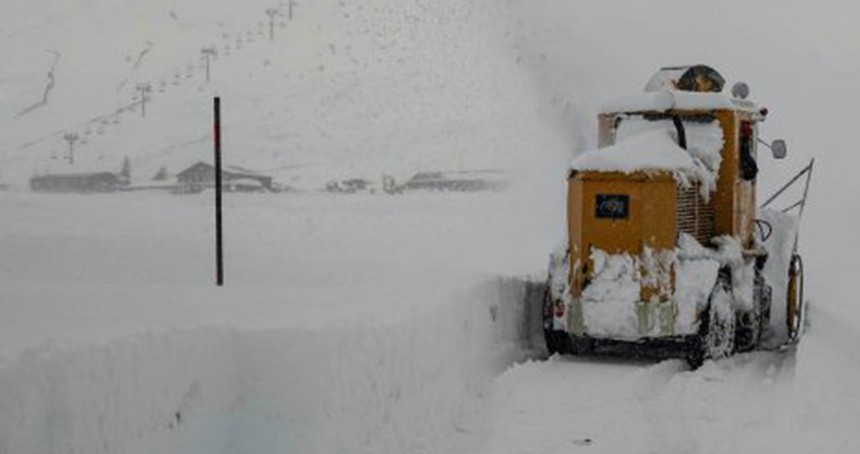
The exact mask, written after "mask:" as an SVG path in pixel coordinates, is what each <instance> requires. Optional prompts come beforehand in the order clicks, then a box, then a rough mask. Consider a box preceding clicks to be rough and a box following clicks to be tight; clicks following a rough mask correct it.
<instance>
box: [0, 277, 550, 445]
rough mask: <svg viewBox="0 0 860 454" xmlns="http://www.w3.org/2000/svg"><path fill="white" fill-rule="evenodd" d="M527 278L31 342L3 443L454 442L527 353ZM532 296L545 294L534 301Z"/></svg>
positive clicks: (10, 377)
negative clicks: (422, 304)
mask: <svg viewBox="0 0 860 454" xmlns="http://www.w3.org/2000/svg"><path fill="white" fill-rule="evenodd" d="M529 292H532V295H531V297H532V298H534V296H535V294H534V289H533V288H532V289H530V288H529V287H528V285H526V283H524V282H523V281H516V280H506V279H491V280H487V281H485V282H484V283H482V284H480V285H476V286H474V287H473V288H471V289H469V290H467V291H464V292H462V293H460V295H459V296H458V297H456V298H454V299H452V300H451V301H449V302H447V303H445V304H440V305H439V306H438V307H436V308H434V309H433V310H431V311H429V312H428V313H426V314H418V315H415V316H412V317H408V318H406V319H404V320H401V321H398V322H386V323H383V324H378V323H360V322H359V323H355V324H346V325H343V324H337V323H335V324H332V325H331V326H326V327H324V328H301V327H297V328H284V329H260V330H253V329H237V328H227V327H224V328H219V327H202V328H196V329H185V330H174V331H170V332H166V333H162V334H155V333H150V334H139V335H134V336H131V337H126V338H120V339H116V340H113V341H109V342H107V343H104V344H101V345H91V346H86V347H79V348H72V349H68V350H63V349H59V350H58V349H56V348H55V349H47V350H43V351H40V350H38V349H35V350H30V351H27V352H25V353H23V354H21V355H20V356H19V357H18V358H16V359H15V360H13V361H10V362H7V363H6V364H4V365H3V367H2V368H0V391H2V392H0V450H2V452H4V453H9V454H13V453H32V452H43V453H68V452H87V453H151V452H159V453H169V452H176V453H180V452H181V453H190V452H209V453H211V452H233V453H237V452H249V453H251V452H254V453H258V452H307V453H313V452H318V453H331V452H367V453H381V452H451V451H453V450H455V449H462V448H463V446H459V445H458V444H462V443H468V442H470V440H471V441H477V440H478V439H477V438H475V437H470V436H464V435H463V434H464V433H473V434H477V433H478V431H479V430H480V429H481V426H482V423H481V420H482V419H483V418H482V416H481V413H482V411H483V406H484V403H483V402H484V398H485V397H486V395H487V393H488V392H489V384H490V379H491V378H492V377H493V376H495V375H496V374H497V373H499V372H501V371H502V370H503V369H504V368H505V367H506V366H507V365H509V364H510V363H511V362H512V361H514V360H516V359H519V358H523V355H524V354H525V353H527V349H528V346H529V342H530V339H529V333H530V328H529V327H528V326H527V325H525V324H524V321H525V320H532V321H536V323H538V325H539V323H540V321H539V317H529V316H528V314H527V313H526V311H527V305H526V304H525V302H526V301H528V296H529V295H528V294H529ZM531 303H532V304H531V307H539V305H537V304H534V303H535V301H531Z"/></svg>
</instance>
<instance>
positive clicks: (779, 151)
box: [770, 139, 788, 159]
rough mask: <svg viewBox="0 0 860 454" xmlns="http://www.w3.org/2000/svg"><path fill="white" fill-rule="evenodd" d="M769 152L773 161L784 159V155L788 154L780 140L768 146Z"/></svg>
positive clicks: (782, 141)
mask: <svg viewBox="0 0 860 454" xmlns="http://www.w3.org/2000/svg"><path fill="white" fill-rule="evenodd" d="M770 150H771V151H772V152H773V158H774V159H783V158H785V155H787V154H788V147H787V146H786V145H785V141H784V140H782V139H779V140H774V141H773V143H771V144H770Z"/></svg>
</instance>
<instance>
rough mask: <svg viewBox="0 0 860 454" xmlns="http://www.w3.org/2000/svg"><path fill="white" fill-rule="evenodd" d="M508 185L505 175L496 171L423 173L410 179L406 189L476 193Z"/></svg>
mask: <svg viewBox="0 0 860 454" xmlns="http://www.w3.org/2000/svg"><path fill="white" fill-rule="evenodd" d="M506 183H507V176H506V175H505V173H504V172H501V171H496V170H465V171H455V172H421V173H417V174H415V176H413V177H412V178H410V179H409V180H408V181H407V182H406V184H405V185H404V189H406V190H429V191H460V192H476V191H492V190H497V189H501V188H503V187H504V186H505V185H506Z"/></svg>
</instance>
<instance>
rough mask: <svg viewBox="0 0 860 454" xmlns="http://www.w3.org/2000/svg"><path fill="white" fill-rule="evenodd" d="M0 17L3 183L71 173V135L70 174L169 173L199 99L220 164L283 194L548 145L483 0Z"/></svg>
mask: <svg viewBox="0 0 860 454" xmlns="http://www.w3.org/2000/svg"><path fill="white" fill-rule="evenodd" d="M272 6H278V11H279V13H278V15H277V16H276V17H275V18H274V20H273V21H272V25H274V27H273V31H274V33H273V37H274V39H273V40H271V41H270V40H269V39H268V38H269V36H268V35H269V32H270V28H269V25H270V23H269V17H268V16H267V15H266V9H267V8H270V7H272ZM0 8H3V9H2V10H0V13H1V14H0V17H2V18H3V19H2V21H3V22H2V24H0V27H2V34H3V36H4V40H3V42H2V43H0V46H2V47H0V53H2V54H3V55H8V56H10V57H9V58H7V59H6V60H7V62H9V61H14V64H12V63H11V62H10V63H7V64H6V65H5V66H3V67H2V72H0V90H2V91H0V93H2V95H0V96H2V100H3V102H2V104H0V116H2V119H3V121H2V123H0V125H2V130H0V137H2V139H0V140H2V142H0V165H2V168H3V169H2V176H3V178H4V179H5V180H9V181H12V182H15V183H17V184H20V183H21V182H25V181H26V179H27V178H29V176H30V175H31V174H32V173H33V172H45V171H56V170H69V169H68V167H70V166H69V165H68V164H67V163H66V162H65V161H66V159H65V158H66V157H67V155H68V151H67V150H68V143H67V142H66V141H65V140H64V139H63V137H64V135H65V134H66V133H67V132H71V133H75V134H77V135H78V136H79V138H80V139H79V140H78V141H77V142H76V147H75V148H76V150H75V156H74V158H75V165H74V166H71V167H72V168H73V169H80V170H88V169H99V170H102V169H108V170H114V169H116V168H117V166H118V165H119V163H120V162H121V161H122V159H123V157H124V156H130V157H131V158H132V169H133V171H134V177H135V178H136V179H138V180H145V179H148V178H149V177H151V176H152V175H153V174H154V173H155V172H156V171H157V170H158V168H159V167H160V166H162V165H165V166H167V167H168V168H169V170H170V171H172V172H176V171H178V170H181V169H182V168H183V167H184V166H186V165H188V164H189V163H190V162H194V160H197V159H205V158H207V157H208V156H209V154H210V153H211V152H210V148H211V145H210V144H209V142H208V138H209V131H210V129H211V127H210V122H211V97H212V96H213V95H215V94H219V95H220V96H222V97H223V98H224V99H223V104H224V109H225V112H224V127H225V136H224V137H225V154H226V156H227V159H228V160H229V161H230V162H232V163H235V164H238V165H243V166H245V167H249V168H253V169H256V170H260V171H265V172H270V173H273V174H274V175H275V176H277V177H279V178H281V179H283V180H288V181H289V182H290V183H292V184H294V185H297V186H306V187H315V186H319V185H320V184H322V183H324V182H325V181H326V180H328V179H333V178H338V177H344V176H361V177H366V178H371V179H378V178H380V177H381V175H382V173H390V174H395V175H397V176H398V177H401V178H405V177H408V176H410V175H411V174H412V173H414V172H415V171H418V170H422V169H423V170H428V169H430V170H457V169H475V168H497V169H510V168H512V167H513V166H514V165H515V164H516V162H515V161H514V156H515V155H517V154H519V153H520V152H521V151H523V150H526V149H535V147H536V146H545V145H546V144H535V143H534V142H533V141H530V140H529V138H533V137H535V135H536V134H535V132H537V131H540V130H541V129H542V128H543V126H542V125H541V124H540V123H539V121H538V118H537V115H536V113H535V111H536V105H535V103H534V99H533V97H532V96H531V91H532V88H531V87H532V84H531V80H530V79H529V76H528V75H527V74H526V73H525V72H524V70H523V69H522V68H521V67H518V66H517V63H516V55H515V53H514V50H513V49H512V47H511V46H510V45H509V44H508V42H509V41H507V39H506V37H505V33H506V31H507V29H508V27H509V19H508V18H507V17H506V16H505V15H504V14H502V12H501V11H498V9H497V8H495V7H494V5H493V2H470V3H463V2H456V1H444V2H432V3H427V2H419V1H410V2H402V1H394V0H374V1H371V2H361V3H360V4H359V3H352V2H296V3H295V6H294V8H293V19H292V20H289V18H288V17H286V16H287V14H288V3H287V2H284V1H282V2H280V4H279V5H273V4H272V2H262V1H259V2H242V3H241V4H238V3H229V2H221V3H217V4H214V5H213V4H212V2H202V1H197V2H178V1H167V0H162V1H157V2H146V3H145V4H140V3H139V2H130V1H129V2H122V3H117V2H107V1H101V2H100V1H83V0H75V1H74V2H62V3H60V2H54V3H50V2H49V3H45V4H39V5H38V6H33V4H31V3H27V2H7V3H5V4H4V5H3V6H2V7H0ZM207 47H214V49H215V50H216V51H217V56H216V57H213V61H211V67H210V78H211V81H210V82H208V83H207V82H206V76H205V72H206V71H205V66H206V65H205V63H204V61H203V54H202V53H201V50H202V49H203V48H207ZM48 74H49V75H48ZM141 84H148V85H149V86H150V89H151V92H150V93H149V95H148V97H147V102H146V105H145V108H146V117H145V118H144V117H143V116H142V107H143V106H141V105H140V92H139V90H137V88H138V87H139V86H140V85H141ZM43 98H44V99H45V102H44V104H41V101H42V100H43ZM549 146H550V148H556V149H557V148H558V147H559V144H558V143H555V144H550V145H549Z"/></svg>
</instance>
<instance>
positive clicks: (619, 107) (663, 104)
mask: <svg viewBox="0 0 860 454" xmlns="http://www.w3.org/2000/svg"><path fill="white" fill-rule="evenodd" d="M717 109H726V110H742V111H749V112H755V111H757V110H758V106H756V104H755V103H754V102H752V101H747V100H744V99H737V98H733V97H731V96H729V95H726V94H723V93H696V92H686V91H669V90H664V91H649V92H644V93H638V94H634V95H628V96H624V97H621V98H617V99H615V100H611V101H609V102H607V103H605V104H603V105H602V106H601V107H600V113H601V114H612V113H622V112H666V111H670V110H717Z"/></svg>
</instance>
